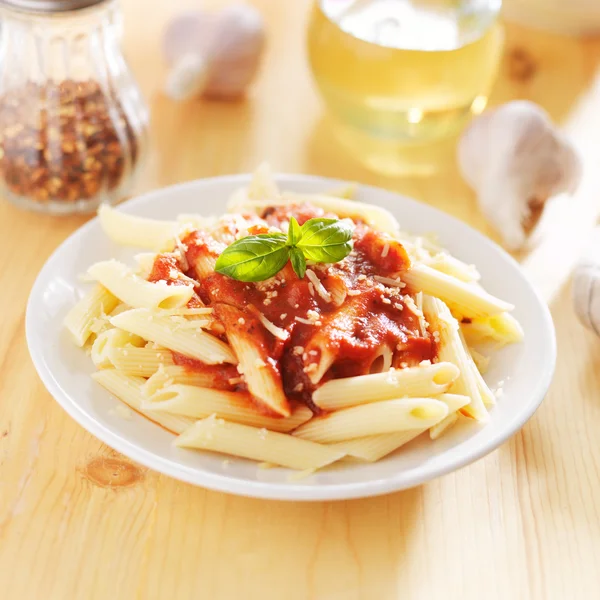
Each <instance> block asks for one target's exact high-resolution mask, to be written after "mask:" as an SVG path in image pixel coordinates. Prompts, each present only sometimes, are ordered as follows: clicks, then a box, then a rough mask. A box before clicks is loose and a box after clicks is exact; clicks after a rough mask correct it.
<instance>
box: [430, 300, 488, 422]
mask: <svg viewBox="0 0 600 600" xmlns="http://www.w3.org/2000/svg"><path fill="white" fill-rule="evenodd" d="M423 310H424V313H425V318H426V319H427V321H428V322H429V324H430V329H431V330H432V331H437V334H438V336H439V343H438V358H439V360H443V361H445V362H451V363H453V364H455V365H456V366H457V367H458V370H459V373H460V375H459V376H458V377H457V379H456V380H455V381H454V382H453V383H452V386H451V387H450V389H449V391H450V392H453V393H456V394H461V395H464V396H468V397H469V398H470V399H471V402H470V404H469V405H467V406H465V407H464V408H463V409H462V412H464V413H465V414H467V415H468V416H471V417H472V418H474V419H477V420H478V421H487V420H488V419H489V415H488V412H487V410H486V408H485V405H484V403H483V399H482V397H481V394H480V392H479V387H478V385H477V379H476V376H475V372H476V371H477V368H476V367H475V363H474V362H473V359H472V358H471V356H470V354H469V353H468V350H467V347H466V345H465V344H464V343H463V340H462V338H461V336H460V328H459V326H458V321H457V320H456V319H455V318H454V317H453V316H452V314H451V313H450V310H449V309H448V307H447V306H446V305H445V304H444V302H442V301H441V300H439V299H438V298H433V297H432V296H428V295H424V296H423ZM434 335H435V334H434Z"/></svg>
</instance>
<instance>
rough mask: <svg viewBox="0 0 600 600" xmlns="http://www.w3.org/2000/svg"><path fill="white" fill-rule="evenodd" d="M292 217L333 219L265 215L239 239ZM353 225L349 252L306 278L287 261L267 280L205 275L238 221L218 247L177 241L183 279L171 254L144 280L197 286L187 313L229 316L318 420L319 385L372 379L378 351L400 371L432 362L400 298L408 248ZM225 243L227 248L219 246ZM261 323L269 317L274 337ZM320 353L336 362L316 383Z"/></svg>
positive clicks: (294, 212)
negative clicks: (208, 309)
mask: <svg viewBox="0 0 600 600" xmlns="http://www.w3.org/2000/svg"><path fill="white" fill-rule="evenodd" d="M292 216H294V217H295V218H296V219H297V220H298V222H299V223H300V225H302V224H303V223H305V222H306V221H307V220H309V219H311V218H317V217H328V216H333V217H335V215H328V214H326V213H325V212H324V211H323V210H322V209H320V208H316V207H314V206H311V205H309V204H300V205H292V206H290V205H286V206H276V207H269V208H266V209H265V210H264V211H263V213H262V214H261V215H260V217H261V218H256V216H255V215H254V216H253V219H252V220H251V226H250V227H248V230H247V233H241V235H246V234H252V233H266V232H267V231H268V230H269V228H270V227H277V228H283V227H284V224H285V223H287V222H289V219H290V217H292ZM354 222H355V229H354V233H353V242H354V249H353V251H352V252H351V253H350V254H349V255H348V256H347V257H346V258H344V259H343V260H342V261H340V262H338V263H335V264H330V265H325V264H308V265H307V266H308V268H309V269H311V270H312V275H311V277H309V276H305V277H304V278H303V279H300V278H298V276H297V275H296V274H295V273H294V271H293V269H292V268H291V265H290V264H289V263H288V264H287V265H286V267H284V269H282V270H281V271H280V272H279V273H277V274H276V275H275V276H274V277H272V278H271V279H268V280H266V281H261V282H256V283H245V282H241V281H236V280H234V279H231V278H229V277H227V276H225V275H221V274H219V273H215V272H214V271H213V270H212V268H209V269H207V268H206V265H207V264H209V265H210V264H214V262H215V261H216V259H217V258H218V256H219V255H220V254H221V253H222V252H223V250H224V249H225V248H226V247H227V245H228V243H231V240H232V239H235V236H236V235H240V232H238V231H237V230H236V225H235V221H233V220H227V221H226V222H225V223H224V225H223V232H222V233H221V232H220V235H218V236H216V237H217V238H218V239H215V237H213V236H212V235H211V234H209V233H207V232H202V231H193V232H191V233H190V234H188V235H187V236H186V237H185V238H184V239H183V240H182V246H181V247H182V248H183V250H184V253H185V256H184V259H183V260H182V261H181V262H183V264H184V266H186V265H187V270H186V271H185V273H183V271H182V270H181V263H180V261H178V260H177V258H176V257H175V256H174V255H169V254H165V255H160V256H159V257H158V258H157V259H156V261H155V264H154V267H153V269H152V273H151V274H150V277H149V281H158V280H161V279H162V280H165V281H167V283H169V284H170V285H181V283H186V280H187V278H193V279H194V280H195V281H196V282H197V287H196V292H197V294H196V293H195V294H194V297H193V298H192V300H191V301H190V304H189V306H193V305H199V306H200V305H202V303H204V304H205V305H208V306H213V307H214V317H215V320H216V322H217V323H218V324H219V325H220V322H219V320H221V321H222V322H223V323H225V320H226V318H227V319H231V318H232V312H231V310H233V311H234V313H233V314H234V316H235V317H236V318H235V320H234V321H235V323H237V322H238V320H239V323H240V325H239V329H240V330H243V332H244V335H246V336H248V337H250V338H252V339H253V340H254V341H255V343H256V345H257V347H258V348H259V351H260V353H261V355H262V358H263V360H264V362H265V363H266V365H267V366H268V368H269V369H272V370H273V372H274V373H276V375H277V376H278V377H280V378H281V381H282V384H283V388H284V391H285V394H286V396H287V397H288V398H290V399H292V400H300V401H302V402H304V403H306V404H307V405H308V406H309V407H310V408H311V409H312V410H314V411H315V412H318V408H317V407H316V406H314V404H313V403H312V401H311V396H312V392H313V391H314V389H315V387H316V385H319V384H320V383H322V382H324V381H327V380H329V379H331V378H340V377H351V376H356V375H364V374H367V373H369V372H370V369H371V368H372V365H373V364H374V362H375V361H376V359H377V357H378V356H380V354H381V349H382V347H387V348H388V349H389V351H390V352H392V353H393V366H394V367H396V368H403V367H406V366H413V365H416V364H418V363H419V362H421V361H423V360H433V359H435V357H436V346H435V343H434V340H433V338H432V336H431V335H430V334H429V332H428V331H422V330H421V321H420V319H419V315H417V314H415V313H414V312H413V309H414V302H412V301H410V302H406V301H405V298H404V294H405V292H404V290H403V284H402V281H401V279H402V272H403V271H405V270H407V269H409V268H410V259H409V257H408V254H407V253H406V250H405V249H404V247H403V246H402V244H401V243H400V242H398V241H397V240H394V239H393V238H391V237H390V236H388V235H387V234H385V233H382V232H380V231H377V230H375V229H372V228H371V227H369V226H368V225H366V224H364V223H363V222H362V221H361V220H360V219H358V218H356V219H354ZM225 238H227V240H228V243H224V242H223V241H219V240H223V239H225ZM176 271H179V272H181V273H182V274H183V275H184V278H183V281H181V280H180V279H179V278H178V277H179V276H178V277H173V275H176ZM315 277H316V280H315ZM378 278H383V281H380V280H378ZM188 281H189V280H188ZM390 284H392V285H390ZM334 292H335V294H334ZM194 303H197V304H194ZM228 307H230V308H228ZM220 315H221V317H220ZM238 317H239V318H238ZM261 318H262V319H267V320H268V322H270V324H272V326H274V328H275V332H276V333H277V334H278V335H275V334H274V333H273V327H269V328H267V327H266V326H265V324H264V321H261ZM236 327H237V326H236ZM323 351H326V352H327V353H328V354H330V355H332V356H333V357H334V359H333V361H332V362H331V364H330V365H329V367H328V368H327V370H326V372H325V373H324V375H323V377H322V378H321V379H320V382H319V383H318V384H316V385H315V384H314V383H312V381H311V378H310V374H311V372H314V370H315V369H316V368H317V366H316V365H318V364H319V362H320V361H321V359H322V358H323V357H322V356H321V354H322V352H323ZM174 360H175V362H176V364H182V365H185V366H186V367H187V368H190V369H194V370H196V369H206V368H211V369H213V370H214V372H215V373H222V377H223V381H225V380H229V379H231V378H232V369H233V370H235V367H231V366H230V365H217V366H214V367H207V366H206V365H203V364H202V363H200V361H194V360H193V359H189V358H187V357H184V356H181V355H177V354H175V355H174ZM236 373H237V372H236ZM236 373H233V376H234V377H233V378H235V374H236ZM244 389H245V388H244Z"/></svg>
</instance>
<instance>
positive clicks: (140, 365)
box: [109, 347, 174, 377]
mask: <svg viewBox="0 0 600 600" xmlns="http://www.w3.org/2000/svg"><path fill="white" fill-rule="evenodd" d="M109 359H110V362H111V363H112V364H113V365H114V366H115V368H116V369H118V370H119V371H121V372H123V373H125V374H126V375H130V376H132V377H151V376H152V375H154V373H156V371H157V370H158V369H159V368H160V367H161V366H167V365H173V364H174V363H173V354H172V352H171V351H170V350H165V349H154V348H150V347H145V348H111V350H110V355H109Z"/></svg>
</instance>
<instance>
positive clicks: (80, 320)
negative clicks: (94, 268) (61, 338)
mask: <svg viewBox="0 0 600 600" xmlns="http://www.w3.org/2000/svg"><path fill="white" fill-rule="evenodd" d="M118 304H119V299H118V298H116V297H115V296H113V295H112V294H111V293H110V292H109V291H108V290H107V289H106V288H105V287H103V286H101V285H96V286H94V288H93V289H92V290H90V291H89V292H88V293H87V294H86V295H85V296H84V297H83V298H82V299H81V300H79V302H78V303H77V304H76V305H75V306H74V307H73V308H72V309H71V310H70V311H69V312H68V314H67V316H66V317H65V320H64V325H65V327H66V328H67V329H68V330H69V332H70V333H71V335H72V336H73V339H74V340H75V343H76V344H77V345H78V346H80V347H82V346H83V345H84V344H85V343H86V342H87V340H88V338H89V337H90V335H92V333H93V327H94V323H95V322H96V320H97V319H100V318H102V317H103V316H104V315H107V314H109V313H110V312H112V311H113V310H114V309H115V308H116V306H117V305H118Z"/></svg>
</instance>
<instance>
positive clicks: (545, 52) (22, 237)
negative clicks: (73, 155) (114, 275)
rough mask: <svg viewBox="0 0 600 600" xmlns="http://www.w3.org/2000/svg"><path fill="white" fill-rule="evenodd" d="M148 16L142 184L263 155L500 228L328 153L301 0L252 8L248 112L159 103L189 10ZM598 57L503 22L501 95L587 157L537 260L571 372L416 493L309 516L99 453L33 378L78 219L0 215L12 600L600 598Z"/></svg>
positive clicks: (5, 532) (497, 97) (144, 23)
mask: <svg viewBox="0 0 600 600" xmlns="http://www.w3.org/2000/svg"><path fill="white" fill-rule="evenodd" d="M149 4H150V3H148V2H144V1H143V0H130V1H128V2H126V3H125V17H126V18H125V31H126V36H125V46H126V50H127V53H128V56H129V58H130V60H131V63H132V66H133V69H134V72H135V74H136V75H137V77H138V79H139V81H140V83H141V86H142V89H143V91H144V94H145V96H146V98H147V99H148V101H149V103H150V106H151V109H152V119H153V122H152V133H153V150H152V155H151V159H150V161H149V164H148V166H147V169H146V172H145V175H144V177H143V178H142V180H141V183H140V185H139V188H138V191H144V190H149V189H152V188H156V187H159V186H163V185H168V184H171V183H175V182H178V181H183V180H188V179H194V178H198V177H205V176H211V175H219V174H222V173H234V172H244V171H248V170H251V169H252V168H254V167H255V165H256V164H257V163H258V162H260V161H261V160H263V159H268V160H269V161H271V163H272V164H273V166H274V168H275V169H276V170H280V171H288V172H303V173H316V174H320V175H329V176H334V177H341V178H349V179H354V180H358V181H361V182H365V183H371V184H375V185H382V186H385V187H389V188H391V189H395V190H398V191H401V192H404V193H406V194H409V195H413V196H415V197H417V198H420V199H422V200H424V201H426V202H429V203H430V204H433V205H435V206H437V207H439V208H441V209H443V210H446V211H448V212H451V213H453V214H455V215H456V216H458V217H460V218H462V219H464V220H466V221H468V222H469V223H470V224H472V225H473V226H475V227H477V228H479V229H481V230H482V231H484V232H486V233H488V234H492V232H491V230H490V229H489V228H488V226H487V225H486V223H485V222H484V220H483V218H482V217H481V216H480V215H479V213H478V212H477V209H476V204H475V200H474V197H473V195H472V193H471V192H470V191H469V190H468V189H467V188H466V186H465V185H464V184H463V183H462V181H461V180H460V178H459V176H458V174H457V173H456V172H455V170H454V167H452V166H450V167H449V168H448V170H447V171H446V172H443V173H441V174H440V175H439V176H437V177H433V178H430V179H427V180H417V179H415V180H410V179H408V180H396V181H394V180H386V179H384V178H381V177H378V176H376V175H374V174H371V173H369V172H367V171H365V170H364V169H362V168H361V167H359V166H357V165H356V164H355V163H354V162H353V161H352V160H351V159H349V158H348V157H347V156H346V155H345V154H344V153H343V151H341V150H340V149H339V148H338V147H337V146H336V145H335V144H334V143H333V142H331V141H330V136H329V134H328V132H327V129H326V127H325V125H324V123H323V120H322V109H321V105H320V103H319V99H318V97H317V96H316V94H315V91H314V88H313V86H312V83H311V80H310V76H309V72H308V69H307V65H306V59H305V54H304V48H303V35H304V27H305V19H306V14H307V8H308V2H300V1H298V0H296V1H294V2H291V1H288V2H282V1H281V0H279V1H278V0H256V4H257V6H259V7H260V8H261V9H262V11H263V13H264V15H265V18H266V21H267V25H268V28H269V43H268V52H267V56H266V60H265V62H264V67H263V69H262V72H261V74H260V77H259V80H258V82H257V84H256V85H255V86H254V88H253V90H252V93H251V94H250V97H249V98H248V100H247V101H246V102H239V103H210V102H204V103H203V102H191V103H189V104H186V105H177V104H174V103H173V102H171V101H170V100H168V99H166V98H165V97H164V96H163V95H162V94H161V93H160V86H161V83H162V80H163V75H164V73H163V71H162V66H161V65H162V63H161V59H160V53H159V42H158V40H159V35H160V32H161V29H162V27H163V25H164V23H165V20H166V18H167V17H168V15H169V13H171V12H172V11H173V10H174V9H173V8H172V7H169V6H167V5H169V4H175V3H167V2H161V3H158V2H153V3H152V7H151V9H150V8H149ZM177 4H179V5H180V6H181V7H182V8H183V5H185V4H186V3H184V2H178V3H177ZM187 4H189V5H193V4H194V3H193V2H191V1H190V2H188V3H187ZM599 62H600V40H596V41H577V40H573V39H565V38H559V37H555V36H551V35H547V34H542V33H537V32H533V31H527V30H524V29H522V28H520V27H517V26H512V25H511V26H508V27H507V54H506V58H505V61H504V64H503V66H502V73H501V76H500V79H499V81H498V83H497V85H496V88H495V91H494V97H493V101H494V102H500V101H505V100H508V99H511V98H516V97H525V98H530V99H532V100H534V101H536V102H539V103H541V104H543V105H544V106H545V107H546V108H547V109H548V110H549V111H550V112H551V114H552V115H553V117H554V118H555V119H557V120H558V121H559V122H561V124H563V125H564V127H565V129H566V130H567V131H568V132H569V133H570V134H571V135H572V136H573V139H574V141H575V142H576V144H577V145H578V147H579V148H580V149H581V150H582V152H583V153H584V159H585V163H586V175H585V178H584V182H583V184H582V186H581V188H580V190H579V192H578V194H577V195H576V196H575V197H574V198H570V199H565V200H558V201H557V202H556V203H555V204H554V205H553V207H552V210H551V211H550V212H549V214H548V217H547V219H546V220H545V223H544V224H543V229H544V233H545V236H542V239H541V242H540V244H539V245H538V246H537V247H536V248H535V249H534V250H533V251H532V252H530V253H529V254H528V255H526V256H524V257H522V260H523V262H524V264H525V267H526V268H527V269H528V271H529V273H530V274H531V276H532V278H533V279H534V280H535V281H536V283H537V284H538V285H539V286H540V288H541V289H542V291H543V293H544V294H545V295H546V297H547V300H548V302H549V303H550V306H551V308H552V313H553V316H554V320H555V324H556V330H557V335H558V348H559V356H558V367H557V371H556V376H555V379H554V383H553V385H552V389H551V392H550V394H549V395H548V397H547V399H546V401H545V402H544V404H543V406H542V407H541V408H540V410H539V411H538V412H537V413H536V415H535V416H534V418H532V419H531V421H530V422H529V423H528V424H527V425H526V426H525V428H524V429H523V430H522V431H521V432H519V433H518V434H517V435H515V436H514V437H513V438H512V439H511V440H510V442H508V443H506V444H504V445H503V446H502V447H501V448H500V449H499V450H497V451H496V452H493V453H492V454H491V455H489V456H488V457H486V458H485V459H483V460H480V461H478V462H477V463H475V464H474V465H472V466H470V467H468V468H465V469H462V470H461V471H459V472H457V473H454V474H451V475H448V476H446V477H443V478H441V479H439V480H437V481H433V482H431V483H429V484H427V485H423V486H421V487H418V488H416V489H413V490H409V491H406V492H402V493H397V494H392V495H388V496H383V497H380V498H372V499H366V500H354V501H348V502H332V503H316V504H299V503H283V502H265V501H260V500H249V499H244V498H236V497H234V496H229V495H225V494H219V493H215V492H210V491H206V490H203V489H199V488H195V487H192V486H190V485H186V484H183V483H179V482H177V481H174V480H172V479H170V478H168V477H165V476H163V475H159V474H158V473H154V472H152V471H149V470H147V469H145V468H142V467H140V466H138V465H135V464H133V463H131V462H130V461H129V460H128V459H126V458H125V457H123V456H121V455H119V454H117V453H115V452H113V451H111V450H110V449H109V448H107V447H106V446H104V445H103V444H101V443H100V442H99V441H98V440H96V439H95V438H93V437H92V436H91V435H89V434H88V433H87V432H86V431H84V430H83V429H82V428H81V427H79V426H78V425H77V424H75V422H74V421H72V420H71V418H70V417H68V416H67V415H66V413H65V412H64V411H63V410H62V409H61V408H60V407H59V406H58V405H57V404H56V403H55V402H54V401H53V400H52V398H51V397H50V395H49V394H48V393H47V392H46V390H45V389H44V387H43V385H42V384H41V383H40V381H39V379H38V378H37V376H36V374H35V372H34V369H33V366H32V364H31V361H30V359H29V355H28V352H27V348H26V344H25V338H24V327H23V326H24V316H25V303H26V299H27V295H28V293H29V289H30V287H31V284H32V283H33V280H34V277H35V276H36V274H37V272H38V270H39V269H40V268H41V266H42V264H43V263H44V261H45V260H46V258H47V257H48V255H49V254H50V253H51V252H52V251H53V250H54V248H56V246H57V245H58V244H59V243H60V242H61V241H62V240H63V239H64V238H65V237H66V236H67V235H69V234H70V233H71V232H72V231H73V230H74V229H75V228H76V227H78V226H79V225H80V224H81V223H82V222H83V220H84V219H82V218H66V219H65V218H63V219H58V218H51V217H44V216H39V215H34V214H29V213H24V212H21V211H19V210H17V209H14V208H12V207H11V206H9V205H8V204H6V203H5V202H2V203H0V249H1V251H0V277H1V280H0V281H1V289H2V301H1V302H2V312H3V317H2V319H1V321H0V590H1V591H0V597H1V598H2V599H6V600H40V599H42V598H44V599H45V600H80V599H86V600H92V599H101V600H130V599H134V598H141V599H143V600H146V599H148V600H154V599H159V598H160V599H162V598H164V599H177V600H188V599H190V600H191V599H192V598H194V599H202V600H224V599H227V600H229V599H236V598H240V599H241V598H243V599H249V600H251V599H261V600H268V599H280V598H286V600H304V599H319V600H353V599H358V598H365V599H369V600H370V599H383V600H387V599H399V598H411V599H413V598H415V599H427V600H429V599H433V598H450V599H454V598H456V599H461V600H462V599H468V598H478V599H479V598H485V599H486V600H487V599H494V598H502V599H505V598H510V599H520V598H524V599H530V598H534V599H540V600H547V599H553V598H556V599H561V600H562V599H565V598H577V599H584V598H585V599H588V598H598V597H600V508H599V507H598V505H599V504H600V475H599V472H600V368H599V365H600V341H599V340H598V339H596V338H595V337H594V336H593V335H592V334H591V333H589V332H588V331H585V330H584V329H583V328H582V327H581V326H580V325H579V323H578V322H577V320H576V318H575V316H574V314H573V310H572V306H571V298H570V285H569V272H570V270H571V267H572V264H573V261H574V260H575V258H576V255H577V253H578V251H579V249H580V245H581V240H582V239H584V238H585V234H586V232H587V231H588V230H589V229H590V228H591V227H592V226H593V225H594V223H595V221H596V217H597V215H598V212H599V210H600V160H599V158H600V153H599V151H598V148H599V147H600V71H599V70H598V65H599Z"/></svg>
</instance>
